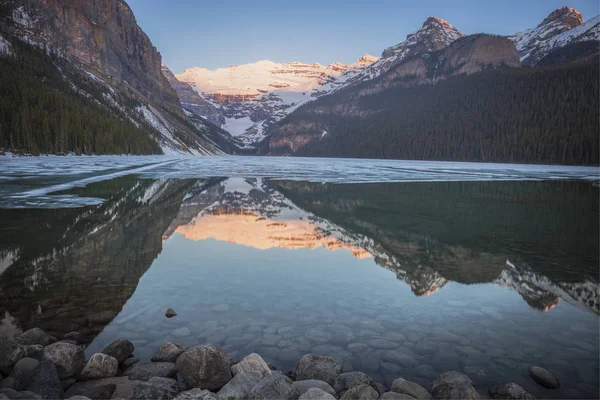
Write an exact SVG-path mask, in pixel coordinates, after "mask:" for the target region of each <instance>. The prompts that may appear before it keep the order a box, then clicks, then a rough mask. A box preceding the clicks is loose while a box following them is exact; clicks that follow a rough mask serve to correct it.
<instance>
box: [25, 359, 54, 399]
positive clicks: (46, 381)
mask: <svg viewBox="0 0 600 400" xmlns="http://www.w3.org/2000/svg"><path fill="white" fill-rule="evenodd" d="M25 388H26V389H27V390H28V391H31V392H34V393H37V394H38V395H40V396H41V397H42V398H44V399H61V398H62V395H63V389H62V384H61V382H60V378H59V375H58V371H57V368H56V366H55V365H54V364H53V363H52V361H50V360H44V361H42V362H40V363H39V364H38V365H37V366H36V367H35V368H34V369H33V371H31V375H30V376H29V382H28V384H27V386H26V387H25Z"/></svg>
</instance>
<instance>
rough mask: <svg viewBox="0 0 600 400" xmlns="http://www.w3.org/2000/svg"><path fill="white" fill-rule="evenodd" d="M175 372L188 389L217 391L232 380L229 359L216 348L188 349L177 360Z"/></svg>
mask: <svg viewBox="0 0 600 400" xmlns="http://www.w3.org/2000/svg"><path fill="white" fill-rule="evenodd" d="M177 370H178V371H179V374H180V375H181V376H182V377H183V379H184V380H185V382H186V384H187V385H188V387H202V388H203V389H207V390H219V389H221V388H222V387H223V386H225V384H226V383H227V382H229V381H230V380H231V378H232V375H231V368H230V366H229V357H227V354H225V352H224V351H223V350H222V349H221V348H220V347H218V346H214V345H199V346H194V347H190V348H189V349H187V350H186V351H185V352H183V354H182V355H180V356H179V358H178V359H177Z"/></svg>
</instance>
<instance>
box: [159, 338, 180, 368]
mask: <svg viewBox="0 0 600 400" xmlns="http://www.w3.org/2000/svg"><path fill="white" fill-rule="evenodd" d="M184 351H185V347H184V346H183V345H182V344H179V343H173V342H168V343H165V344H163V345H162V346H160V348H159V349H158V350H157V351H156V354H154V356H153V357H152V361H164V362H172V363H174V362H175V361H177V359H178V358H179V356H180V355H182V354H183V352H184Z"/></svg>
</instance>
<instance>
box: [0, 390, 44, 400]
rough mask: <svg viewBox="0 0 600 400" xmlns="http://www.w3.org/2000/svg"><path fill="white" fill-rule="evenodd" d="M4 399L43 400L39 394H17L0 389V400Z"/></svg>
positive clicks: (25, 392)
mask: <svg viewBox="0 0 600 400" xmlns="http://www.w3.org/2000/svg"><path fill="white" fill-rule="evenodd" d="M2 399H10V400H26V399H36V400H37V399H42V396H40V395H39V394H37V393H33V392H30V391H24V392H17V391H16V390H13V389H0V400H2Z"/></svg>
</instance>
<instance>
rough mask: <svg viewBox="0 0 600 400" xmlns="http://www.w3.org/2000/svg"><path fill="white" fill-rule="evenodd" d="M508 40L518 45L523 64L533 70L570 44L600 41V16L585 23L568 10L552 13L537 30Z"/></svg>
mask: <svg viewBox="0 0 600 400" xmlns="http://www.w3.org/2000/svg"><path fill="white" fill-rule="evenodd" d="M508 38H509V39H510V40H512V41H513V42H514V43H515V46H516V47H517V50H518V51H519V54H520V56H521V62H522V63H523V64H524V65H529V66H532V65H536V64H537V63H538V62H539V61H540V60H541V59H542V58H543V57H544V56H545V55H547V54H548V53H550V52H551V51H552V50H554V49H556V48H559V47H563V46H566V45H568V44H570V43H576V42H583V41H587V40H596V41H597V40H600V16H596V17H594V18H592V19H590V20H589V21H585V22H584V20H583V17H582V16H581V13H579V12H578V11H577V10H575V9H573V8H569V7H566V6H565V7H562V8H558V9H556V10H554V11H552V12H551V13H550V15H548V17H546V18H545V19H544V20H543V21H542V22H541V23H540V24H539V25H538V26H537V27H536V28H533V29H527V30H525V31H522V32H519V33H515V34H514V35H510V36H509V37H508Z"/></svg>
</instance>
